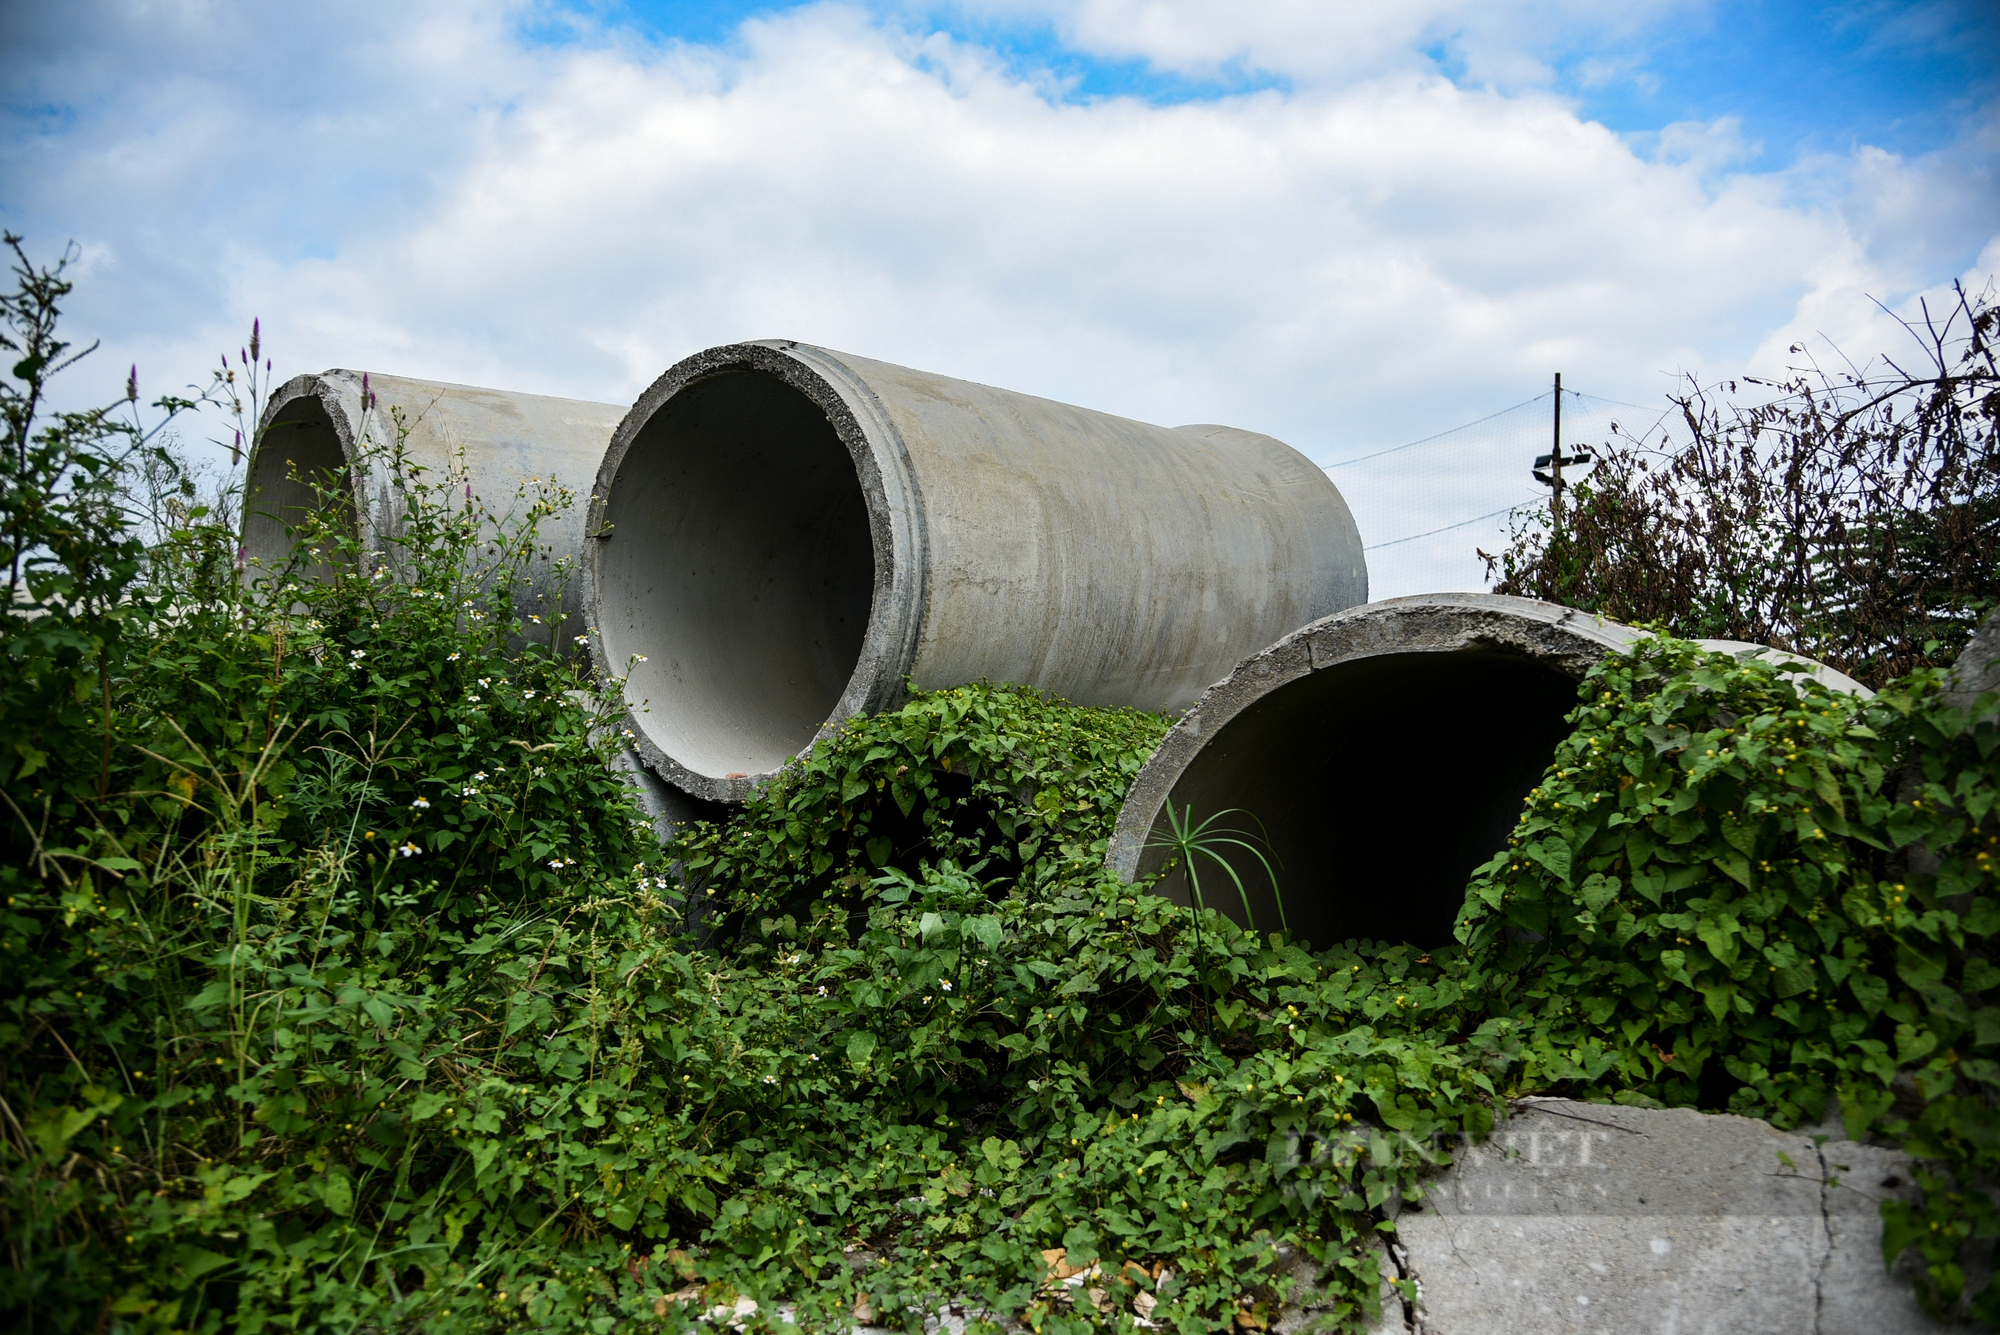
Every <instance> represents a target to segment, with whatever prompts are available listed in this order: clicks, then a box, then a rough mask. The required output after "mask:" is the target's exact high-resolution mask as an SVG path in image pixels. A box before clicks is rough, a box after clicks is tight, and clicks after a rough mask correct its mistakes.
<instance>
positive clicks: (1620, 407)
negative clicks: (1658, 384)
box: [1326, 389, 1674, 598]
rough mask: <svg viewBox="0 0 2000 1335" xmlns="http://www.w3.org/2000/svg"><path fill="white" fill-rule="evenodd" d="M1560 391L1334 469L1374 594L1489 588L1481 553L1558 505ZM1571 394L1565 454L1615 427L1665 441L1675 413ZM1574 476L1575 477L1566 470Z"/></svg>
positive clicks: (1565, 411) (1565, 395)
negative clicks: (1515, 522)
mask: <svg viewBox="0 0 2000 1335" xmlns="http://www.w3.org/2000/svg"><path fill="white" fill-rule="evenodd" d="M1555 394H1556V391H1554V390H1551V391H1550V392H1548V393H1546V394H1538V395H1536V396H1535V397H1534V398H1532V399H1529V400H1528V401H1527V402H1526V403H1518V404H1515V405H1514V406H1513V407H1512V408H1508V409H1505V410H1503V411H1501V412H1497V413H1494V414H1493V415H1492V416H1490V417H1482V418H1480V419H1479V420H1478V421H1476V422H1468V423H1466V424H1465V425H1464V426H1459V427H1453V428H1452V429H1451V430H1449V431H1442V432H1439V433H1438V434H1437V435H1435V436H1426V437H1425V438H1423V439H1422V440H1413V441H1410V442H1409V443H1408V444H1405V445H1396V446H1392V447H1390V448H1388V449H1384V450H1374V451H1370V452H1367V453H1364V454H1361V455H1358V456H1356V457H1354V458H1351V459H1343V460H1341V461H1339V462H1337V463H1332V464H1328V465H1326V473H1327V476H1328V477H1330V478H1332V479H1333V481H1334V484H1335V485H1336V486H1338V487H1339V488H1340V491H1341V495H1343V496H1345V497H1346V498H1347V504H1348V507H1349V508H1350V509H1352V510H1353V512H1354V521H1355V523H1356V524H1357V525H1358V526H1359V527H1360V529H1361V543H1362V546H1363V547H1364V548H1365V549H1366V550H1367V553H1368V596H1369V597H1370V598H1396V597H1401V596H1402V595H1404V594H1412V593H1448V592H1464V591H1467V590H1481V589H1484V588H1485V587H1486V567H1485V564H1484V563H1483V562H1482V561H1481V560H1480V559H1479V555H1478V553H1479V551H1480V549H1482V548H1483V549H1484V550H1486V551H1489V552H1498V551H1499V550H1500V548H1501V547H1502V546H1504V545H1505V544H1506V542H1507V535H1508V524H1509V519H1510V516H1513V515H1514V514H1515V512H1517V511H1522V510H1524V509H1526V508H1529V507H1539V506H1543V505H1546V504H1547V503H1548V497H1549V488H1548V487H1547V486H1545V485H1544V484H1542V483H1540V482H1537V481H1536V480H1535V476H1534V466H1535V463H1536V460H1537V458H1538V457H1540V456H1546V455H1547V454H1549V453H1550V445H1551V443H1552V441H1553V440H1554V439H1555V435H1554V429H1555V406H1556V405H1555ZM1561 394H1562V437H1561V439H1562V443H1563V451H1564V454H1565V457H1568V456H1569V455H1571V454H1573V453H1574V452H1575V450H1576V447H1578V446H1584V447H1590V446H1595V445H1600V444H1602V443H1603V442H1605V441H1607V440H1609V439H1611V437H1612V433H1613V427H1614V424H1615V426H1616V429H1617V431H1618V433H1619V434H1621V435H1623V436H1627V437H1630V438H1634V439H1639V440H1649V441H1650V440H1656V439H1658V438H1659V437H1660V436H1661V434H1662V433H1663V432H1664V431H1665V430H1667V428H1668V425H1669V421H1670V417H1671V414H1672V413H1673V412H1674V409H1673V408H1672V407H1671V406H1669V405H1667V404H1664V403H1662V404H1660V405H1658V406H1655V407H1652V408H1642V407H1640V406H1639V405H1637V404H1631V403H1620V402H1618V401H1616V400H1614V399H1602V398H1598V397H1597V396H1596V395H1593V394H1583V393H1579V392H1577V391H1576V390H1571V389H1565V390H1562V391H1561ZM1586 467H1587V465H1586ZM1565 476H1566V477H1573V476H1574V473H1573V472H1571V471H1569V468H1567V467H1566V470H1565Z"/></svg>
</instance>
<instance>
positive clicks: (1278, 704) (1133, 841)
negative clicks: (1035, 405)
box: [1106, 593, 1862, 946]
mask: <svg viewBox="0 0 2000 1335" xmlns="http://www.w3.org/2000/svg"><path fill="white" fill-rule="evenodd" d="M1639 634H1640V633H1639V632H1637V631H1634V630H1632V629H1631V628H1629V627H1626V626H1622V625H1618V624H1617V623H1615V622H1609V621H1604V620H1602V619H1600V618H1597V617H1593V616H1590V615H1588V614H1587V613H1583V612H1578V611H1575V610H1573V609H1570V608H1565V607H1558V606H1556V605H1554V604H1552V603H1542V602H1535V601H1533V600H1531V599H1526V598H1509V597H1502V596H1498V595H1492V594H1472V593H1465V594H1431V595H1424V596H1420V597H1413V598H1392V599H1389V600H1386V601H1384V602H1379V603H1371V604H1369V605H1367V606H1365V607H1356V608H1350V609H1348V610H1346V611H1344V612H1340V613H1337V614H1335V615H1333V616H1330V617H1327V618H1325V619H1324V620H1321V621H1318V622H1315V623H1314V624H1312V625H1310V626H1306V627H1304V628H1303V629H1301V630H1298V631H1295V632H1293V633H1292V634H1290V635H1288V636H1286V637H1285V638H1284V639H1282V640H1280V641H1278V642H1277V643H1276V644H1275V645H1273V646H1271V647H1270V648H1269V649H1266V650H1265V651H1264V652H1262V653H1260V654H1257V655H1255V656H1253V657H1251V658H1249V659H1246V660H1245V661H1244V662H1243V663H1242V664H1241V665H1240V666H1239V667H1238V668H1237V669H1236V671H1235V672H1233V673H1232V674H1230V676H1229V677H1228V678H1227V679H1226V680H1224V681H1221V682H1218V683H1217V684H1216V685H1215V686H1213V687H1212V688H1210V689H1209V691H1208V692H1207V693H1206V694H1204V695H1203V696H1202V698H1201V702H1200V703H1199V704H1198V705H1196V706H1195V708H1194V709H1193V710H1191V711H1189V713H1188V714H1187V715H1186V716H1185V717H1184V718H1182V719H1181V721H1180V722H1179V723H1178V724H1176V725H1175V726H1174V728H1173V730H1172V731H1170V732H1169V733H1168V734H1167V735H1166V737H1165V738H1164V739H1162V741H1161V743H1160V745H1159V747H1158V749H1157V750H1156V751H1155V752H1154V753H1153V756H1152V758H1151V759H1150V760H1148V761H1147V763H1146V765H1145V767H1144V768H1143V769H1142V770H1141V771H1140V772H1139V775H1138V777H1137V778H1136V779H1135V780H1134V781H1133V784H1132V788H1131V791H1130V792H1129V793H1128V794H1127V795H1126V799H1125V804H1124V807H1123V809H1122V810H1121V812H1120V813H1119V820H1118V827H1117V831H1116V833H1115V835H1114V837H1113V839H1112V842H1111V847H1110V850H1109V853H1108V855H1107V858H1106V861H1107V862H1108V863H1109V865H1110V866H1111V867H1112V869H1113V870H1115V871H1117V872H1118V873H1119V874H1120V875H1122V876H1124V877H1125V878H1126V879H1127V880H1136V879H1139V878H1141V877H1145V876H1150V875H1153V874H1155V873H1157V872H1158V871H1159V870H1160V869H1161V868H1162V867H1164V866H1165V865H1166V862H1167V860H1168V857H1169V856H1170V855H1169V853H1168V852H1167V851H1166V850H1165V849H1164V848H1162V847H1160V846H1159V841H1160V840H1162V839H1165V838H1167V837H1168V836H1169V835H1170V834H1171V832H1172V819H1171V818H1170V816H1169V814H1168V803H1169V802H1171V803H1172V808H1173V811H1174V812H1176V813H1186V812H1188V811H1190V810H1191V811H1192V812H1193V817H1194V820H1195V821H1196V822H1197V823H1198V822H1200V821H1202V820H1205V819H1207V818H1209V817H1211V816H1216V815H1217V814H1218V813H1221V812H1225V811H1230V812H1233V813H1236V814H1231V815H1227V816H1222V817H1220V819H1219V820H1218V821H1217V823H1216V825H1215V826H1214V827H1213V828H1214V830H1215V831H1221V830H1224V829H1233V830H1237V831H1243V832H1247V835H1248V836H1249V837H1250V842H1253V843H1258V844H1262V845H1264V851H1265V856H1266V857H1267V858H1268V859H1269V861H1270V862H1271V864H1272V866H1273V868H1274V870H1275V871H1276V872H1277V876H1278V885H1279V889H1280V891H1281V893H1282V896H1283V909H1284V921H1285V923H1286V924H1287V925H1288V926H1289V927H1290V928H1291V930H1292V931H1293V932H1294V933H1295V934H1297V935H1298V936H1300V937H1302V938H1304V939H1306V940H1309V941H1312V942H1316V943H1318V944H1320V945H1322V946H1324V945H1330V944H1333V943H1334V942H1337V941H1342V940H1346V939H1348V938H1350V937H1365V938H1375V939H1378V940H1390V941H1409V942H1413V943H1416V944H1418V945H1425V946H1435V945H1441V944H1444V943H1445V942H1447V941H1449V940H1450V939H1451V929H1452V925H1453V922H1454V921H1455V919H1456V917H1457V914H1458V910H1459V906H1460V904H1461V902H1462V901H1463V898H1464V892H1465V883H1466V879H1467V877H1468V876H1469V875H1470V874H1471V872H1472V869H1473V868H1474V867H1477V866H1478V865H1479V864H1480V863H1482V862H1484V861H1485V860H1486V859H1487V858H1489V857H1491V856H1492V855H1493V852H1494V851H1495V850H1496V849H1498V848H1500V847H1502V846H1503V845H1504V844H1505V843H1506V839H1507V833H1508V831H1509V830H1511V829H1512V828H1513V825H1514V822H1515V820H1516V819H1517V818H1518V817H1519V815H1520V811H1521V804H1522V802H1523V801H1524V800H1525V799H1526V797H1527V795H1528V791H1529V790H1530V789H1531V788H1533V787H1534V785H1535V783H1536V781H1537V780H1539V779H1540V777H1541V776H1542V774H1543V772H1544V771H1545V770H1546V769H1547V768H1548V764H1549V761H1550V759H1551V758H1552V757H1553V755H1554V753H1555V749H1556V746H1557V745H1558V743H1560V742H1561V741H1562V739H1563V737H1564V736H1565V735H1567V733H1568V730H1569V729H1568V726H1567V725H1566V724H1565V723H1564V722H1563V718H1564V715H1566V714H1567V713H1568V712H1569V711H1570V710H1571V709H1573V708H1574V707H1575V706H1576V699H1577V692H1576V687H1577V682H1578V681H1579V680H1580V679H1581V678H1582V677H1583V675H1584V673H1586V672H1587V671H1588V670H1589V669H1590V667H1591V665H1592V664H1594V663H1596V662H1597V661H1598V660H1599V659H1600V658H1602V657H1603V656H1604V655H1605V654H1607V653H1610V652H1612V651H1614V650H1618V649H1621V648H1623V647H1625V646H1627V645H1629V644H1630V643H1632V642H1633V641H1634V640H1635V639H1637V638H1639ZM1712 647H1715V648H1720V649H1729V650H1735V651H1743V652H1764V653H1768V652H1770V651H1768V650H1760V649H1758V648H1757V647H1756V646H1739V645H1734V644H1724V643H1722V642H1716V643H1715V644H1714V645H1713V646H1712ZM1785 657H1786V658H1787V659H1790V656H1785ZM1790 661H1793V662H1794V663H1795V664H1796V666H1797V669H1798V671H1799V672H1800V673H1801V674H1810V675H1814V676H1817V677H1819V678H1820V679H1821V680H1823V681H1826V682H1827V684H1828V685H1832V686H1834V687H1836V688H1837V689H1851V690H1854V691H1861V690H1862V688H1861V687H1860V686H1859V685H1858V684H1857V683H1855V682H1854V681H1853V680H1852V679H1850V678H1847V677H1845V676H1842V675H1841V674H1839V673H1836V672H1833V671H1832V670H1831V669H1828V668H1824V667H1822V666H1821V665H1819V664H1817V663H1811V662H1809V661H1807V660H1803V659H1790ZM1221 851H1223V852H1225V853H1226V854H1227V855H1228V856H1229V860H1230V863H1231V865H1232V866H1233V867H1234V868H1235V870H1236V873H1237V875H1238V876H1240V877H1241V878H1242V881H1243V884H1244V886H1245V887H1246V888H1247V890H1248V892H1249V899H1250V907H1251V909H1252V911H1253V913H1254V914H1255V925H1256V926H1257V927H1258V928H1259V929H1262V930H1271V929H1275V928H1276V927H1277V926H1278V925H1279V921H1280V917H1279V912H1278V909H1279V905H1278V903H1277V902H1276V899H1275V897H1274V896H1273V894H1272V891H1271V885H1270V878H1269V877H1268V876H1267V875H1266V874H1265V872H1264V868H1263V865H1262V863H1260V862H1259V861H1258V859H1257V858H1256V857H1255V856H1253V855H1252V854H1250V853H1248V852H1245V851H1243V850H1241V849H1237V848H1231V847H1227V846H1225V847H1223V848H1222V849H1221ZM1201 890H1202V898H1203V900H1204V902H1205V903H1206V904H1207V905H1208V907H1210V908H1213V909H1217V910H1220V911H1221V912H1223V913H1226V914H1227V915H1229V916H1230V917H1231V918H1233V919H1235V920H1236V921H1238V922H1242V921H1243V918H1244V914H1243V908H1242V901H1241V899H1240V898H1239V896H1238V892H1237V889H1236V885H1235V882H1234V881H1233V880H1231V879H1230V877H1229V875H1228V873H1226V872H1224V871H1223V870H1222V869H1221V868H1220V867H1215V866H1212V865H1210V864H1204V865H1203V867H1202V869H1201ZM1160 892H1161V893H1163V894H1165V895H1167V896H1168V897H1169V898H1172V899H1174V900H1176V901H1178V902H1180V903H1187V902H1188V899H1189V887H1188V885H1187V883H1186V879H1185V874H1184V872H1182V871H1178V870H1177V871H1176V872H1175V873H1174V874H1173V875H1172V876H1170V877H1169V878H1168V879H1167V880H1166V881H1165V882H1163V883H1162V884H1161V887H1160Z"/></svg>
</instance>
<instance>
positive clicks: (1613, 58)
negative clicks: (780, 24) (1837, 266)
mask: <svg viewBox="0 0 2000 1335" xmlns="http://www.w3.org/2000/svg"><path fill="white" fill-rule="evenodd" d="M800 7H802V6H800V5H797V4H791V5H786V4H772V3H763V2H759V0H748V2H743V0H624V2H623V3H616V4H578V5H574V6H568V7H567V8H569V10H570V12H573V13H576V14H581V15H588V16H590V17H592V18H594V19H596V20H598V21H600V22H604V23H607V24H610V25H615V26H629V27H631V28H632V29H634V30H636V31H638V32H640V33H643V34H644V35H645V36H646V37H647V38H648V39H650V40H653V41H659V42H671V41H682V42H691V43H698V44H710V45H713V44H726V43H728V42H729V41H731V40H732V38H733V37H734V36H735V34H736V31H737V29H738V27H739V26H740V25H741V24H742V22H743V21H744V20H745V19H748V18H758V17H769V16H772V15H775V14H779V13H782V12H783V11H784V10H786V9H796V8H800ZM883 12H885V13H887V14H888V15H890V16H891V17H896V18H901V19H903V20H904V21H908V22H914V23H917V24H920V25H924V26H934V27H937V28H939V29H942V30H944V31H948V32H951V33H953V34H955V35H958V36H960V37H963V38H966V39H968V40H971V41H975V42H978V43H980V44H982V45H985V46H988V47H990V48H992V49H993V50H995V51H996V52H999V53H1001V54H1003V55H1004V56H1005V57H1006V58H1007V59H1009V60H1010V62H1011V63H1012V64H1013V65H1014V66H1015V67H1017V68H1020V69H1034V70H1046V71H1050V72H1052V73H1054V74H1055V75H1056V76H1057V77H1058V78H1059V79H1060V80H1062V81H1063V83H1064V84H1065V86H1066V92H1067V96H1068V97H1069V99H1070V100H1076V101H1087V100H1090V99H1094V98H1104V97H1138V98H1143V99H1145V100H1147V101H1149V102H1152V103H1155V104H1164V103H1172V102H1183V101H1190V100H1196V99H1200V98H1205V97H1213V96H1216V95H1219V94H1228V93H1232V92H1240V91H1244V90H1246V89H1251V88H1260V87H1275V88H1284V87H1287V86H1288V85H1289V82H1290V81H1289V80H1288V79H1287V78H1286V77H1285V75H1284V74H1283V73H1282V72H1278V71H1272V70H1269V69H1260V68H1257V67H1256V66H1255V65H1254V64H1253V63H1250V62H1244V61H1231V62H1226V63H1225V67H1224V68H1222V69H1219V70H1216V71H1214V72H1213V73H1208V74H1202V75H1189V74H1187V73H1183V72H1178V71H1173V70H1165V69H1161V68H1160V67H1159V66H1158V65H1156V64H1155V63H1153V62H1151V61H1148V60H1146V59H1143V58H1136V57H1134V58H1124V59H1120V58H1115V57H1110V56H1107V55H1105V54H1103V53H1101V52H1097V51H1091V50H1082V49H1077V48H1076V47H1074V46H1071V45H1069V44H1067V43H1065V41H1064V40H1063V36H1062V34H1061V32H1060V31H1059V29H1058V25H1057V24H1056V23H1055V22H1054V21H1053V20H1052V19H1050V18H1049V17H1047V16H1045V15H1016V16H1011V17H1010V16H1005V15H978V16H975V15H973V14H970V13H968V12H967V11H966V10H964V9H963V8H959V7H953V6H939V5H922V6H914V5H895V6H888V7H885V8H884V10H883ZM531 28H532V30H533V31H534V32H536V33H537V35H538V36H540V37H541V38H542V39H543V40H551V41H556V42H561V41H563V40H566V39H567V40H573V39H574V34H573V33H572V32H570V31H569V30H567V29H565V28H563V27H562V26H561V25H559V24H552V23H548V22H546V21H542V22H538V23H534V24H532V25H531ZM1538 46H1539V50H1538V52H1537V54H1538V55H1539V56H1540V57H1541V58H1542V59H1543V60H1545V61H1546V62H1547V65H1548V67H1549V71H1550V74H1551V76H1552V77H1551V79H1550V84H1551V86H1552V87H1554V88H1555V89H1556V90H1558V91H1560V92H1561V93H1562V94H1563V95H1565V96H1567V97H1569V98H1571V99H1573V100H1574V101H1575V104H1576V106H1577V109H1578V111H1579V112H1580V114H1582V115H1583V116H1585V117H1587V118H1589V119H1591V120H1595V121H1599V122H1601V123H1603V124H1604V125H1606V126H1608V127H1609V128H1611V129H1613V130H1617V131H1621V132H1625V133H1634V134H1645V133H1648V132H1657V131H1658V130H1660V129H1661V128H1662V127H1664V126H1667V125H1670V124H1674V123H1676V122H1682V121H1709V120H1715V119H1718V118H1721V117H1734V118H1737V119H1738V120H1740V121H1741V122H1742V128H1743V135H1744V138H1745V139H1746V141H1749V142H1750V143H1752V144H1755V145H1756V146H1757V147H1758V152H1757V153H1756V155H1755V156H1754V157H1753V158H1751V159H1750V161H1752V162H1753V163H1756V164H1760V165H1764V166H1773V165H1778V164H1781V163H1785V162H1789V161H1791V160H1793V159H1795V158H1796V157H1798V156H1799V155H1801V154H1804V153H1815V152H1845V151H1847V150H1849V149H1851V148H1852V147H1853V146H1854V145H1855V144H1857V143H1862V142H1865V143H1869V144H1872V145H1874V146H1876V147H1880V148H1884V149H1888V150H1889V151H1891V152H1895V153H1903V154H1909V153H1921V152H1925V151H1928V150H1931V149H1935V148H1937V147H1939V146H1940V145H1942V144H1945V143H1948V142H1950V141H1951V140H1952V139H1954V138H1956V137H1957V136H1959V135H1960V134H1962V133H1963V132H1964V128H1965V124H1966V122H1967V120H1968V119H1969V118H1970V117H1972V116H1973V115H1974V114H1975V113H1976V112H1977V111H1978V109H1979V108H1980V107H1981V106H1982V105H1984V104H1987V103H1990V102H1991V101H1992V100H1993V97H1994V95H1995V92H1996V89H2000V5H1994V4H1991V3H1980V2H1979V0H1923V2H1919V3H1895V2H1893V0H1849V2H1847V3H1837V4H1823V3H1806V2H1801V0H1790V2H1788V3H1771V2H1769V0H1750V2H1749V3H1736V4H1728V5H1722V4H1713V3H1710V4H1699V5H1686V6H1678V7H1676V8H1675V9H1674V10H1672V11H1671V12H1669V13H1666V14H1663V15H1661V16H1659V17H1658V18H1657V19H1655V20H1654V21H1652V22H1649V23H1646V24H1644V25H1643V26H1642V27H1640V28H1638V29H1637V30H1636V31H1633V32H1630V33H1629V34H1624V35H1621V36H1619V37H1618V38H1616V39H1613V40H1608V41H1607V40H1605V39H1604V36H1603V34H1602V33H1601V31H1598V30H1596V29H1592V30H1589V31H1586V32H1583V33H1577V34H1566V32H1565V29H1564V27H1563V26H1562V25H1559V24H1558V25H1551V27H1550V29H1549V31H1548V32H1547V34H1546V35H1545V37H1544V38H1543V39H1542V41H1541V42H1539V43H1538ZM1424 54H1425V55H1426V56H1427V57H1428V58H1429V59H1430V60H1432V61H1433V62H1434V63H1435V64H1436V66H1437V67H1438V68H1439V69H1440V70H1442V71H1444V72H1446V73H1447V74H1450V75H1453V76H1455V77H1464V74H1465V63H1464V61H1463V60H1462V58H1461V57H1460V55H1459V54H1458V52H1456V51H1455V50H1454V46H1453V43H1452V42H1451V40H1450V39H1449V38H1448V37H1446V38H1442V39H1440V40H1438V41H1436V42H1433V43H1431V44H1429V45H1428V46H1427V48H1426V49H1425V51H1424Z"/></svg>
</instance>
